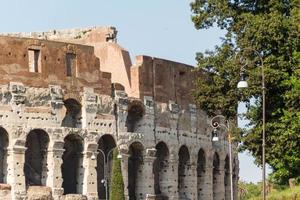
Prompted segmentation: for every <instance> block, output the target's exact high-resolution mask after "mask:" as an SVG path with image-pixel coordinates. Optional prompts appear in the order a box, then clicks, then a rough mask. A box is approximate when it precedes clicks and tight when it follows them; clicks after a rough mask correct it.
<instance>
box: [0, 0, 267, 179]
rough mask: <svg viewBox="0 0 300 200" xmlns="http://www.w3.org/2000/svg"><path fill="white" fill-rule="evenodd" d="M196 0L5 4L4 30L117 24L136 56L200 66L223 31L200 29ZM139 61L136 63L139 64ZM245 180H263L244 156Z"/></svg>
mask: <svg viewBox="0 0 300 200" xmlns="http://www.w3.org/2000/svg"><path fill="white" fill-rule="evenodd" d="M190 1H191V0H151V1H146V0H126V1H125V0H105V1H104V0H44V1H43V0H0V2H1V12H0V32H1V33H8V32H34V31H47V30H53V29H56V30H58V29H67V28H79V27H90V26H107V25H110V26H115V27H116V28H117V30H118V43H119V44H120V45H121V46H123V47H124V48H126V49H127V50H129V52H130V54H131V57H132V58H134V56H136V55H141V54H144V55H149V56H155V57H160V58H165V59H169V60H174V61H178V62H183V63H187V64H191V65H195V64H196V61H195V54H196V52H203V51H205V50H208V49H210V50H212V49H213V48H214V46H215V45H217V44H219V43H220V41H221V40H220V37H222V36H223V33H222V32H221V31H220V30H218V29H208V30H196V29H195V28H194V26H193V23H192V22H191V12H190V7H189V2H190ZM133 62H134V60H133ZM240 178H241V179H242V180H245V181H252V182H257V181H259V180H260V179H261V171H260V169H258V168H256V167H255V166H254V164H253V161H252V159H251V158H250V157H249V156H248V155H246V154H242V155H241V156H240Z"/></svg>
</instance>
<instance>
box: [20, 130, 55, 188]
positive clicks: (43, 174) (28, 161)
mask: <svg viewBox="0 0 300 200" xmlns="http://www.w3.org/2000/svg"><path fill="white" fill-rule="evenodd" d="M48 144H49V136H48V134H47V133H46V132H45V131H43V130H40V129H36V130H32V131H30V132H29V134H28V135H27V138H26V144H25V147H26V148H27V149H26V151H25V164H24V174H25V182H26V186H27V187H28V186H41V185H46V180H47V172H48V168H47V151H48Z"/></svg>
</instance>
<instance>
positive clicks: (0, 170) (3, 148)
mask: <svg viewBox="0 0 300 200" xmlns="http://www.w3.org/2000/svg"><path fill="white" fill-rule="evenodd" d="M8 145H9V138H8V133H7V131H6V130H5V129H4V128H2V127H0V183H7V147H8Z"/></svg>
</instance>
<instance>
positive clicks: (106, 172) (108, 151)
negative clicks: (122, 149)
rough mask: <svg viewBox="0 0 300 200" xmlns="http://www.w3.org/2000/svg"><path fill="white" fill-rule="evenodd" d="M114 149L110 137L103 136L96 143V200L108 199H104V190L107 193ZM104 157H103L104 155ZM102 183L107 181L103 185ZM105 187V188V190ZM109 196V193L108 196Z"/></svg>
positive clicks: (114, 144)
mask: <svg viewBox="0 0 300 200" xmlns="http://www.w3.org/2000/svg"><path fill="white" fill-rule="evenodd" d="M115 147H116V143H115V140H114V138H113V137H112V136H111V135H104V136H102V137H101V138H100V140H99V141H98V155H97V168H96V169H97V182H98V186H97V187H98V198H99V199H109V196H108V197H107V198H106V189H107V191H109V186H110V177H111V169H112V161H113V159H112V158H113V157H112V154H113V149H114V148H115ZM103 154H104V155H105V157H103V156H104V155H103ZM104 181H107V184H105V182H104ZM105 185H107V188H105ZM107 195H109V192H108V194H107Z"/></svg>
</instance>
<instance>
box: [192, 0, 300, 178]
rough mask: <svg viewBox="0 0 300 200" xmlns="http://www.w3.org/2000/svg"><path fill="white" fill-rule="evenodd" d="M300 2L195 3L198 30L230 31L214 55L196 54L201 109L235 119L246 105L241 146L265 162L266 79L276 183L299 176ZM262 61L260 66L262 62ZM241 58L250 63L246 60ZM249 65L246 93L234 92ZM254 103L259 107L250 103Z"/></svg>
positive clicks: (268, 155) (268, 128)
mask: <svg viewBox="0 0 300 200" xmlns="http://www.w3.org/2000/svg"><path fill="white" fill-rule="evenodd" d="M299 5H300V1H299V0H195V1H194V2H192V3H191V10H192V12H193V15H192V20H193V22H194V25H195V27H196V28H197V29H206V28H210V27H213V26H218V27H219V28H221V29H224V30H225V31H226V35H225V37H224V38H223V40H222V44H221V45H220V46H218V47H216V49H215V50H214V51H211V52H206V53H205V54H203V53H198V54H197V61H198V68H199V69H200V70H201V71H202V73H204V74H205V76H201V77H199V78H198V80H197V81H196V86H197V89H196V91H195V92H194V96H195V99H196V101H197V103H198V105H199V106H200V107H201V108H202V109H204V110H206V111H207V112H208V113H209V114H210V115H213V114H215V113H216V111H218V112H221V113H222V114H223V115H225V116H226V117H227V118H229V119H235V118H236V115H237V104H238V102H240V101H244V102H247V107H248V111H247V114H246V117H247V119H249V120H250V123H249V127H250V129H249V130H247V131H246V130H245V131H243V135H242V136H243V137H242V145H243V146H242V147H243V149H247V150H249V151H250V152H251V153H252V154H253V156H254V157H255V158H256V161H257V163H258V164H259V163H261V162H260V161H261V143H262V142H261V138H262V135H261V134H262V102H261V93H262V87H261V86H262V77H261V65H262V64H263V66H264V72H265V85H266V134H267V136H266V140H267V141H266V160H267V162H268V163H269V164H270V166H271V167H272V168H273V174H272V177H273V179H274V180H275V181H277V182H281V183H284V182H285V183H286V182H287V180H288V178H290V177H296V176H300V167H299V166H300V134H299V133H300V68H299V62H300V59H299V48H300V34H299V28H300V14H299V12H300V11H299ZM260 57H261V58H262V62H261V60H260ZM241 58H246V61H247V62H245V60H244V59H241ZM243 65H245V68H246V70H247V71H246V72H247V79H248V80H247V81H248V84H249V86H250V87H249V88H248V89H246V90H245V89H244V90H238V89H237V88H236V86H237V83H238V80H239V73H240V67H241V66H243ZM250 99H254V100H255V103H254V105H253V104H250V103H249V102H250Z"/></svg>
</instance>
